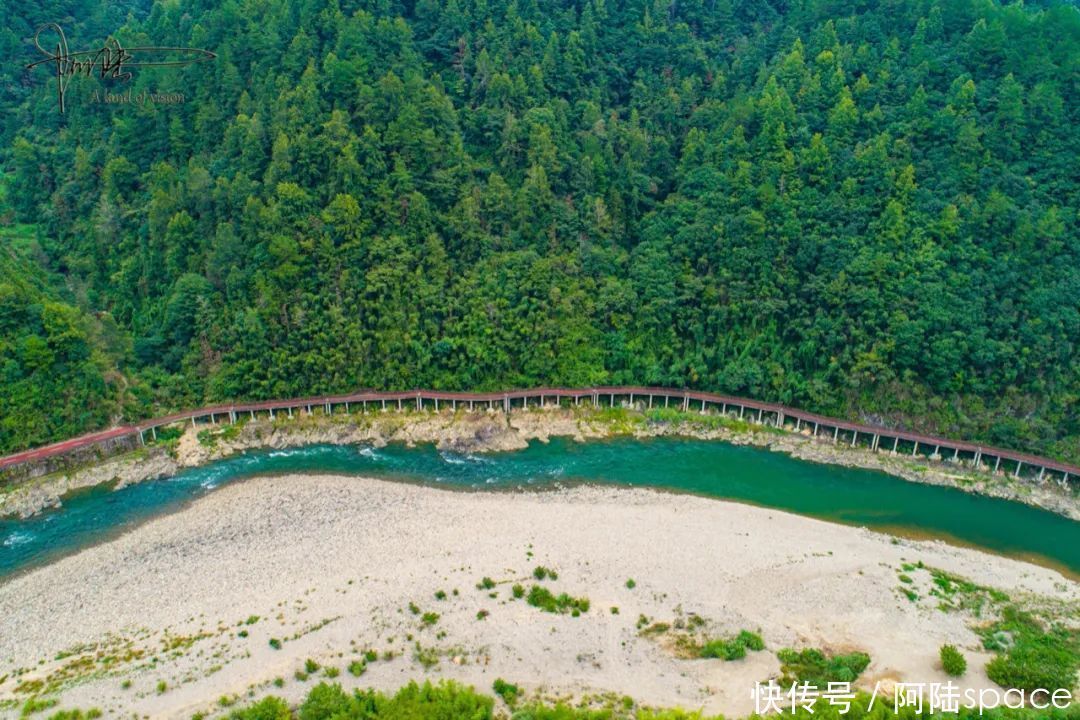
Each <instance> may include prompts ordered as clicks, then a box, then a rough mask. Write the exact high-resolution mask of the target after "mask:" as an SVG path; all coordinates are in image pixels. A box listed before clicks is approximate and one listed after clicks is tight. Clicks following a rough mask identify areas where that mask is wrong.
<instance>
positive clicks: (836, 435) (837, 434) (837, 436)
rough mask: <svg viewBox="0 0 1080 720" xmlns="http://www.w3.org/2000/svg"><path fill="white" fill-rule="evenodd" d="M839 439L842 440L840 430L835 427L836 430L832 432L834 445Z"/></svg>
mask: <svg viewBox="0 0 1080 720" xmlns="http://www.w3.org/2000/svg"><path fill="white" fill-rule="evenodd" d="M839 439H840V428H838V427H835V428H833V431H832V442H833V445H835V444H836V443H837V441H838V440H839Z"/></svg>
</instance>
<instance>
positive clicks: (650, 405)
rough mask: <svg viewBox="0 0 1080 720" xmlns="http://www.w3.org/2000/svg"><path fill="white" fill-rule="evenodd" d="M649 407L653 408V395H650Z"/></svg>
mask: <svg viewBox="0 0 1080 720" xmlns="http://www.w3.org/2000/svg"><path fill="white" fill-rule="evenodd" d="M649 409H650V410H652V395H650V396H649Z"/></svg>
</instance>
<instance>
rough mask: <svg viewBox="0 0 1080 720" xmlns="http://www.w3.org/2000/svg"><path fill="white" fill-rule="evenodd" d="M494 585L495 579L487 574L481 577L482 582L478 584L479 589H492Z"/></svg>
mask: <svg viewBox="0 0 1080 720" xmlns="http://www.w3.org/2000/svg"><path fill="white" fill-rule="evenodd" d="M493 587H495V581H494V580H492V579H491V578H489V577H487V576H484V577H483V578H481V580H480V582H478V583H477V584H476V589H477V590H490V589H491V588H493Z"/></svg>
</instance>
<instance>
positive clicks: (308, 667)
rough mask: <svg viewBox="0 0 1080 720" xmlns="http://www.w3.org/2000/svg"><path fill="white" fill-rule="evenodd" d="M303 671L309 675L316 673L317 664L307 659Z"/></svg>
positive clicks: (317, 669)
mask: <svg viewBox="0 0 1080 720" xmlns="http://www.w3.org/2000/svg"><path fill="white" fill-rule="evenodd" d="M304 670H305V672H307V673H308V674H309V675H310V674H311V673H314V672H318V671H319V663H317V662H315V661H314V660H312V659H311V658H308V659H307V660H305V661H304Z"/></svg>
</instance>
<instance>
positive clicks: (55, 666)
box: [0, 476, 1080, 718]
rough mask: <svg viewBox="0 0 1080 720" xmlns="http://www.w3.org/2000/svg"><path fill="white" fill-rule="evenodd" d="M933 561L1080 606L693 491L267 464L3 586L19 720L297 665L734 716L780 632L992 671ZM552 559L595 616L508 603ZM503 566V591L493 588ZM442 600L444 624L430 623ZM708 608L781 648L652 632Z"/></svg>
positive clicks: (935, 557)
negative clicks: (728, 647)
mask: <svg viewBox="0 0 1080 720" xmlns="http://www.w3.org/2000/svg"><path fill="white" fill-rule="evenodd" d="M916 561H922V562H923V563H924V564H925V565H927V566H931V567H936V568H942V569H944V570H947V571H949V572H951V573H955V574H957V575H961V576H965V577H969V578H971V579H973V580H975V581H976V582H978V583H980V584H983V585H988V586H993V587H998V588H1004V589H1007V590H1008V592H1009V594H1010V595H1011V596H1012V597H1013V598H1014V599H1017V598H1021V597H1025V596H1029V597H1032V598H1034V597H1035V596H1039V597H1043V598H1052V599H1053V601H1054V602H1067V603H1077V602H1080V586H1078V585H1077V584H1076V583H1072V582H1069V581H1067V580H1065V579H1063V578H1062V577H1061V576H1060V575H1059V574H1057V573H1055V572H1054V571H1052V570H1047V569H1044V568H1040V567H1035V566H1032V565H1028V564H1025V563H1022V562H1018V561H1015V560H1010V559H1007V558H1001V557H996V556H992V555H988V554H985V553H981V552H978V551H974V550H969V549H963V548H955V547H950V546H947V545H945V544H943V543H939V542H915V541H908V540H896V539H892V538H890V537H888V536H886V535H880V534H876V533H872V532H869V531H866V530H862V529H857V528H850V527H845V526H839V525H832V524H829V523H824V522H820V521H816V520H812V519H808V518H803V517H799V516H795V515H789V514H786V513H782V512H777V511H773V510H768V509H763V508H754V507H748V506H744V505H738V504H733V503H727V502H721V501H716V500H709V499H705V498H699V497H694V496H686V495H673V494H665V493H659V492H655V491H650V490H631V489H610V488H603V489H601V488H587V487H583V488H574V489H570V490H560V491H551V492H540V493H469V492H451V491H444V490H438V489H433V488H427V487H419V486H412V485H406V484H396V483H390V482H384V481H376V480H367V479H359V478H342V477H333V476H318V477H305V476H284V477H275V478H260V479H254V480H250V481H247V482H244V483H238V484H235V485H230V486H228V487H225V488H222V489H220V490H218V491H216V492H214V493H212V494H210V495H208V496H206V497H204V498H202V499H200V500H198V501H197V502H195V503H194V504H192V505H191V506H190V507H189V508H187V509H185V510H183V511H181V512H178V513H176V514H173V515H169V516H165V517H162V518H159V519H156V520H153V521H151V522H149V523H147V524H145V525H143V526H141V527H139V528H137V529H136V530H134V531H132V532H130V533H127V534H125V535H123V536H121V537H119V538H117V539H115V540H113V541H111V542H108V543H105V544H103V545H99V546H96V547H93V548H90V549H88V550H85V551H82V552H80V553H78V554H77V555H74V556H71V557H68V558H65V559H63V560H60V561H58V562H55V563H53V564H51V565H48V566H46V567H43V568H40V569H37V570H34V571H32V572H30V573H28V574H26V575H23V576H20V577H17V578H14V579H12V580H9V581H7V582H5V583H3V584H0V617H3V618H4V620H3V627H4V631H3V632H2V633H0V677H3V678H4V680H3V681H2V682H0V702H3V701H9V703H8V704H7V706H6V707H7V709H6V710H3V711H0V714H3V713H4V712H6V713H7V714H8V715H9V716H12V717H14V716H16V715H17V712H18V709H17V706H21V703H22V702H24V701H25V699H26V698H27V697H28V696H29V695H30V694H32V692H33V691H35V688H37V684H36V683H37V681H41V685H42V686H44V687H46V688H47V687H48V686H49V684H50V683H55V688H56V692H54V693H53V694H52V696H54V697H58V698H59V700H60V704H59V705H57V707H61V708H63V707H66V708H71V707H82V708H88V707H98V708H101V709H102V710H103V711H104V712H105V715H106V717H121V716H130V715H131V714H132V713H136V714H138V715H140V716H150V717H170V718H171V717H176V718H189V717H191V716H192V714H194V713H196V712H200V711H203V712H207V713H209V714H210V716H213V715H214V714H215V713H219V714H220V713H224V712H225V711H224V710H222V708H221V705H220V704H219V700H221V699H225V701H226V702H230V701H231V700H232V699H234V698H240V699H241V700H246V699H247V698H249V697H251V696H254V697H259V696H262V695H264V694H267V693H271V692H272V693H275V694H280V695H284V696H285V697H288V698H291V699H298V698H300V697H301V696H302V695H303V694H304V693H305V692H306V689H307V688H308V687H310V685H311V684H312V683H313V682H315V681H316V680H317V679H318V677H325V670H320V671H319V672H318V673H316V674H315V675H316V676H315V677H312V678H310V679H308V680H307V681H306V682H302V681H300V680H297V679H296V678H295V676H294V674H295V673H296V671H298V670H302V669H303V666H304V662H305V660H306V659H308V658H311V659H313V660H315V661H317V662H318V663H319V664H320V665H322V666H324V667H327V666H329V667H334V668H337V669H338V670H339V671H340V676H339V677H338V678H337V681H340V682H343V683H344V684H345V685H346V686H347V687H352V686H359V685H365V686H374V687H379V688H386V689H392V688H397V687H399V686H400V685H402V684H404V683H405V682H407V681H408V680H409V679H414V678H415V679H422V678H432V679H438V678H454V679H458V680H461V681H463V682H465V683H468V684H472V685H475V686H476V687H477V688H479V689H481V690H484V691H489V690H490V687H491V683H492V682H493V681H494V679H495V678H496V677H502V678H505V679H507V680H510V681H512V682H516V683H518V684H519V685H521V686H522V687H524V688H526V689H528V691H529V692H530V693H543V694H545V695H548V696H556V695H573V696H575V697H581V696H584V695H588V694H592V693H602V692H611V693H616V694H618V695H623V694H626V695H631V696H633V697H635V698H636V699H637V700H639V701H642V702H645V703H650V704H654V705H681V706H684V707H689V708H704V709H706V710H708V711H710V712H725V713H730V714H733V715H738V714H742V713H745V712H748V711H750V710H751V709H752V704H751V701H750V689H751V687H752V686H753V683H754V682H755V681H757V680H765V679H766V678H768V677H769V676H770V675H773V674H775V673H776V672H777V671H778V668H779V665H778V661H777V660H776V657H775V655H774V651H775V650H776V649H778V648H780V647H784V646H799V647H801V646H816V647H823V648H829V649H834V650H843V651H848V650H863V651H865V652H867V653H869V654H870V656H871V658H872V664H871V666H870V668H869V670H868V671H867V672H866V673H865V674H864V680H865V682H868V683H870V684H871V685H872V684H873V683H874V682H875V681H877V680H883V679H892V680H908V681H920V682H922V681H925V682H932V681H944V680H945V679H946V678H945V676H944V674H943V673H942V671H941V670H940V668H938V666H937V650H938V647H939V646H940V645H941V644H943V643H946V642H948V643H953V644H955V645H957V646H959V647H961V648H962V649H963V650H964V652H965V653H966V654H967V655H968V659H969V663H970V665H971V670H970V671H969V673H968V675H967V677H965V678H964V680H963V682H964V684H965V686H974V687H981V686H988V685H989V684H990V683H989V680H988V679H987V678H986V676H985V674H984V672H983V670H982V665H983V663H984V662H985V660H986V659H987V655H986V654H984V653H983V652H982V651H981V650H980V644H979V642H978V639H977V637H976V636H975V634H974V633H973V631H972V630H971V629H970V627H969V625H970V623H971V622H972V618H971V617H969V616H966V615H965V614H964V613H962V612H951V613H946V612H942V611H941V610H939V609H938V608H937V604H938V600H937V599H936V598H933V597H930V596H929V595H928V593H927V592H926V591H927V589H928V586H929V584H930V577H929V573H928V572H927V571H925V570H921V569H920V570H917V571H911V572H910V573H909V574H911V575H912V576H913V578H914V584H913V585H911V586H910V587H914V588H915V589H917V590H919V591H920V595H922V598H923V599H920V600H919V601H917V602H911V601H909V600H908V599H907V598H906V597H904V596H903V594H902V592H901V589H900V586H899V584H898V579H897V578H898V573H899V571H900V568H901V565H902V564H903V563H905V562H916ZM537 565H544V566H547V567H549V568H555V569H556V570H557V571H558V573H559V577H558V579H557V580H555V581H552V580H546V581H544V582H543V583H542V584H543V585H545V586H547V587H549V588H550V589H551V590H552V591H553V592H556V593H558V592H563V591H565V592H568V593H570V594H571V595H573V596H575V597H587V598H588V599H589V601H590V604H591V605H590V608H589V610H588V612H586V613H584V614H582V615H581V617H576V618H575V617H571V616H570V615H553V614H550V613H545V612H542V611H540V610H539V609H537V608H535V607H531V606H529V605H528V604H526V602H525V601H524V600H515V599H513V597H512V592H511V586H512V585H513V584H514V583H521V584H523V585H524V586H525V587H526V588H528V587H530V586H531V585H532V584H534V583H535V582H536V581H535V580H533V578H532V571H533V569H534V568H535V567H536V566H537ZM484 577H490V578H491V579H493V580H494V581H495V583H497V584H496V586H495V587H494V588H492V589H489V590H485V589H478V588H477V583H479V582H481V580H482V578H484ZM630 578H633V579H634V580H635V582H636V586H635V587H633V588H628V587H627V582H626V581H627V580H628V579H630ZM455 590H456V591H457V593H456V594H455ZM439 591H443V592H445V593H446V598H445V599H441V600H440V599H437V598H436V594H437V593H439ZM492 593H495V595H494V596H492ZM410 603H413V604H414V607H415V609H416V610H417V611H419V612H418V613H414V612H413V610H412V609H410ZM613 607H617V608H618V614H613V613H612V610H611V609H612V608H613ZM1071 607H1072V608H1073V609H1072V610H1070V611H1071V612H1075V606H1071ZM480 611H486V612H487V613H489V614H488V615H487V616H486V617H484V618H483V619H478V612H480ZM427 612H433V613H438V616H439V617H438V619H437V621H435V622H433V623H431V624H429V625H427V626H425V624H424V620H423V613H427ZM691 614H696V615H698V616H700V617H701V618H703V619H704V620H705V626H704V628H703V629H702V631H701V632H702V633H704V634H706V635H709V636H719V635H727V634H732V633H734V632H737V631H739V630H740V629H744V628H745V629H750V630H760V632H761V634H762V636H763V637H764V639H765V642H766V645H767V650H766V651H764V652H758V653H750V654H749V655H748V657H747V658H746V659H744V660H740V661H735V662H723V661H720V660H700V659H697V660H688V659H681V658H679V657H676V656H675V654H674V653H672V652H671V651H670V649H669V648H668V643H667V642H666V640H665V638H664V637H663V636H659V637H643V636H642V634H641V633H640V632H639V630H640V628H639V626H638V618H639V616H641V615H644V616H646V617H648V618H649V619H650V622H656V621H662V622H668V623H671V622H673V621H675V620H677V619H679V618H680V617H681V618H683V619H686V618H689V617H690V615H691ZM256 616H257V619H256V620H254V621H252V622H250V624H248V623H247V622H246V621H247V620H248V619H252V618H255V617H256ZM242 635H243V636H242ZM409 636H411V638H412V639H411V640H410V639H408V638H409ZM271 638H277V639H279V640H282V641H283V642H282V644H281V648H280V649H274V648H273V647H271V643H270V640H271ZM417 643H419V649H418V646H417ZM367 649H374V650H376V651H377V652H378V653H379V656H380V659H379V660H377V661H375V662H371V663H369V664H368V665H367V669H366V672H365V673H364V674H363V675H362V676H361V677H359V678H357V677H354V676H353V675H351V674H350V673H349V672H348V671H347V666H348V665H349V664H350V662H353V661H354V660H357V659H358V658H360V657H361V655H362V653H363V651H364V650H367ZM388 651H390V652H393V653H394V657H393V659H389V660H386V659H383V658H385V656H386V653H387V652H388ZM425 661H426V662H428V663H429V664H430V663H432V662H434V664H432V665H431V667H428V668H425V667H424V662H425ZM279 677H280V678H282V679H283V681H284V682H283V686H282V687H280V688H278V687H275V686H274V684H273V681H274V679H275V678H279ZM160 683H164V685H159V684H160ZM126 684H129V686H127V687H125V685H126ZM20 686H21V688H22V690H21V691H20V690H19V688H20ZM36 691H38V692H41V689H40V688H38V689H37V690H36Z"/></svg>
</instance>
